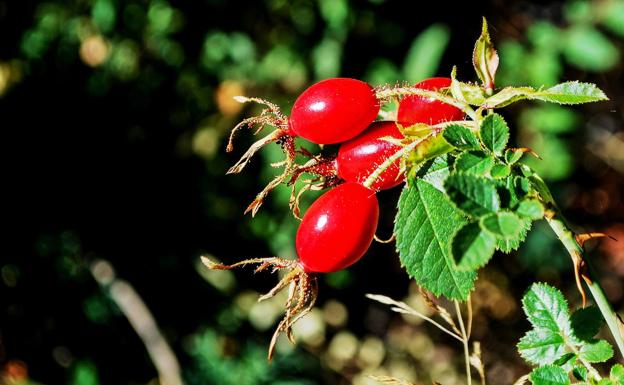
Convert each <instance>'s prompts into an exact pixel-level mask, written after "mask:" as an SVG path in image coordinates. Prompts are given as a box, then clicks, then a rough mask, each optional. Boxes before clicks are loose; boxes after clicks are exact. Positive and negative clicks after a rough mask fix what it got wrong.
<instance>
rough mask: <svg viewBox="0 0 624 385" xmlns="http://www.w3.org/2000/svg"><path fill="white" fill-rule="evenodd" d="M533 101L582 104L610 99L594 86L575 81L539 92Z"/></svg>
mask: <svg viewBox="0 0 624 385" xmlns="http://www.w3.org/2000/svg"><path fill="white" fill-rule="evenodd" d="M531 99H539V100H542V101H545V102H553V103H559V104H580V103H589V102H597V101H600V100H608V99H609V98H607V96H606V95H605V94H604V92H602V90H601V89H600V88H598V87H596V86H595V85H594V84H591V83H581V82H577V81H573V82H565V83H561V84H557V85H556V86H554V87H550V88H548V89H546V90H543V91H537V92H536V93H535V94H534V95H533V96H532V97H531Z"/></svg>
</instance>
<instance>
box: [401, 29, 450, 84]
mask: <svg viewBox="0 0 624 385" xmlns="http://www.w3.org/2000/svg"><path fill="white" fill-rule="evenodd" d="M449 39H450V31H449V28H448V27H447V26H446V25H444V24H433V25H430V26H429V27H427V28H426V29H425V30H424V31H422V32H421V33H420V34H419V35H418V36H417V37H416V38H415V39H414V41H413V42H412V45H411V46H410V48H409V50H408V51H407V55H406V57H405V61H404V62H403V78H404V80H407V81H408V82H410V83H416V82H418V81H420V80H422V79H425V78H428V77H431V76H433V75H435V73H436V72H437V70H438V67H439V65H440V60H441V59H442V54H444V50H445V49H446V46H447V45H448V42H449Z"/></svg>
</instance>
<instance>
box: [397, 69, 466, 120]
mask: <svg viewBox="0 0 624 385" xmlns="http://www.w3.org/2000/svg"><path fill="white" fill-rule="evenodd" d="M450 86H451V79H450V78H429V79H425V80H423V81H422V82H420V83H418V84H416V85H415V86H414V87H416V88H422V89H425V90H430V91H437V90H439V89H441V88H447V87H450ZM463 118H464V113H463V112H462V111H461V110H460V109H459V108H457V107H453V106H451V105H450V104H446V103H442V102H440V101H438V100H432V99H430V98H426V97H422V96H416V95H410V96H406V97H405V98H403V99H402V100H401V102H400V103H399V111H398V114H397V121H398V122H399V123H401V124H402V125H405V126H408V125H411V124H416V123H425V124H430V125H434V124H438V123H442V122H448V121H452V120H462V119H463Z"/></svg>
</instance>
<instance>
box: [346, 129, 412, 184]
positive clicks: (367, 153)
mask: <svg viewBox="0 0 624 385" xmlns="http://www.w3.org/2000/svg"><path fill="white" fill-rule="evenodd" d="M384 137H392V138H397V139H402V138H403V134H401V132H400V131H399V129H398V127H397V125H396V123H395V122H375V123H373V124H371V125H370V127H369V128H367V129H366V131H364V132H363V133H361V134H360V135H358V136H356V137H355V138H353V139H351V140H349V141H347V142H345V143H343V144H341V145H340V148H339V149H338V156H337V157H336V169H337V172H338V176H339V177H340V178H342V179H344V180H346V181H347V182H356V183H360V184H362V183H364V181H366V179H367V178H368V177H369V176H370V175H371V174H372V173H373V172H375V170H376V169H377V167H379V166H380V165H381V164H382V163H383V162H384V161H386V159H388V157H390V156H391V155H393V154H395V153H396V152H397V151H398V150H400V149H401V146H399V145H396V144H393V143H390V142H388V141H387V140H383V139H382V138H384ZM399 168H400V159H397V161H396V162H395V163H393V164H392V165H391V166H390V167H388V168H387V169H386V170H384V171H383V172H382V173H381V174H380V175H379V177H378V178H377V179H376V180H375V182H373V184H372V185H371V188H372V189H374V190H385V189H389V188H392V187H395V186H397V185H399V184H400V183H401V182H403V179H404V178H403V175H401V176H399V171H400V170H399Z"/></svg>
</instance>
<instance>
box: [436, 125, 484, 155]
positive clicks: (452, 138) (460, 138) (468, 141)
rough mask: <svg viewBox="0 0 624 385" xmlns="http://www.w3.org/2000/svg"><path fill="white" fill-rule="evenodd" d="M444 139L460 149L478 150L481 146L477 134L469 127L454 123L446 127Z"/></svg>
mask: <svg viewBox="0 0 624 385" xmlns="http://www.w3.org/2000/svg"><path fill="white" fill-rule="evenodd" d="M443 135H444V139H446V141H447V142H448V143H449V144H450V145H451V146H453V147H455V148H458V149H460V150H478V149H479V148H480V147H481V146H480V144H479V139H478V138H477V136H476V135H475V134H474V133H473V132H472V131H470V129H469V128H468V127H464V126H462V125H459V124H452V125H450V126H448V127H446V128H445V129H444V133H443Z"/></svg>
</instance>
